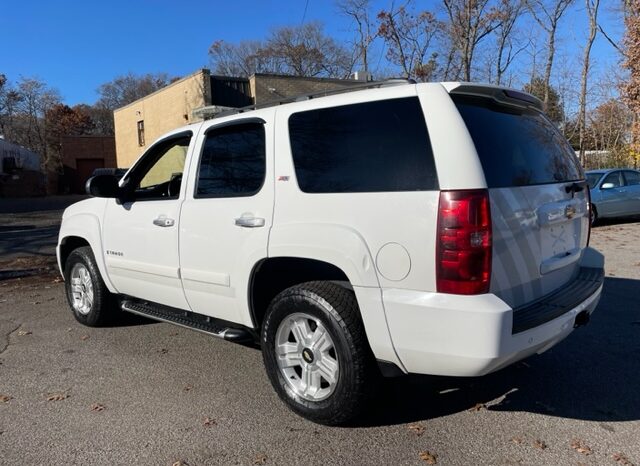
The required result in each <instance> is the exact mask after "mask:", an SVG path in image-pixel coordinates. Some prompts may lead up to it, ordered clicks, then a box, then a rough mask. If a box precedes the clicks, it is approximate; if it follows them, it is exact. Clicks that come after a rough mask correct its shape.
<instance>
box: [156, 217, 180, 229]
mask: <svg viewBox="0 0 640 466" xmlns="http://www.w3.org/2000/svg"><path fill="white" fill-rule="evenodd" d="M175 223H176V221H175V220H174V219H172V218H169V217H164V216H160V217H158V218H156V219H154V221H153V224H154V225H157V226H159V227H172V226H173V225H175Z"/></svg>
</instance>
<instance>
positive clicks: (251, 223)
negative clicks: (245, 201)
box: [236, 216, 264, 228]
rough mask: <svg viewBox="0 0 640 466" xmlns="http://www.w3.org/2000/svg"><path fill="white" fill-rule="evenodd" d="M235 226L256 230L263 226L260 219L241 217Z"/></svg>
mask: <svg viewBox="0 0 640 466" xmlns="http://www.w3.org/2000/svg"><path fill="white" fill-rule="evenodd" d="M236 225H237V226H239V227H244V228H257V227H263V226H264V219H263V218H261V217H249V216H246V217H245V216H242V217H238V218H237V219H236Z"/></svg>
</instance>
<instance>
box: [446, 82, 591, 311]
mask: <svg viewBox="0 0 640 466" xmlns="http://www.w3.org/2000/svg"><path fill="white" fill-rule="evenodd" d="M451 97H452V99H453V100H454V102H455V104H456V106H457V108H458V110H459V112H460V115H461V116H462V118H463V119H464V121H465V123H466V126H467V128H468V130H469V133H470V135H471V138H472V139H473V141H474V144H475V147H476V151H477V153H478V157H479V158H480V162H481V164H482V167H483V170H484V175H485V179H486V182H487V187H488V189H489V198H490V209H491V219H492V230H493V231H492V234H493V253H492V268H491V285H490V292H492V293H494V294H495V295H497V296H499V297H500V298H501V299H503V300H504V301H505V302H506V303H507V304H509V305H510V306H511V307H513V308H517V307H522V306H523V305H526V304H530V303H532V302H534V301H536V300H539V299H541V298H542V297H544V296H546V295H549V294H551V293H553V292H554V291H556V290H558V289H560V288H561V287H563V286H564V285H566V284H567V283H568V282H569V281H571V280H572V279H574V278H575V277H576V276H577V275H578V273H579V262H580V258H581V256H582V252H583V250H584V248H586V246H587V241H588V234H589V221H588V218H589V216H588V209H587V206H588V200H587V199H588V188H587V187H586V183H585V182H584V173H583V171H582V168H581V167H580V165H579V162H578V160H577V158H576V156H575V154H574V152H573V150H572V149H571V147H570V145H569V144H568V142H567V141H566V139H565V138H564V137H563V136H562V134H561V133H560V132H559V131H558V129H557V128H556V126H555V125H554V124H553V123H552V122H551V121H550V120H549V119H548V118H547V117H546V116H544V114H543V113H542V112H540V111H539V110H538V109H536V108H535V107H534V105H532V104H531V101H529V102H528V103H527V101H521V102H520V104H519V103H518V100H517V99H512V100H513V102H514V103H509V102H498V101H496V100H495V99H493V98H488V97H482V96H477V95H476V96H473V95H465V94H458V95H455V94H452V96H451Z"/></svg>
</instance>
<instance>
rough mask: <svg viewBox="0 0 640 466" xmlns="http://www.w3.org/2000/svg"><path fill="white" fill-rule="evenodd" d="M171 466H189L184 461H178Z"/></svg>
mask: <svg viewBox="0 0 640 466" xmlns="http://www.w3.org/2000/svg"><path fill="white" fill-rule="evenodd" d="M171 466H189V464H188V463H187V462H186V461H183V460H178V461H175V462H174V463H173V464H172V465H171Z"/></svg>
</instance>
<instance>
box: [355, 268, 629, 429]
mask: <svg viewBox="0 0 640 466" xmlns="http://www.w3.org/2000/svg"><path fill="white" fill-rule="evenodd" d="M639 291H640V280H631V279H623V278H610V277H607V278H606V279H605V285H604V292H603V295H602V299H601V300H600V304H599V305H598V308H597V309H596V311H595V313H594V314H593V318H592V319H591V323H590V324H589V325H587V326H586V327H582V328H579V329H577V330H576V331H575V332H574V333H572V334H571V335H569V337H568V338H567V339H566V340H564V341H563V342H561V343H560V344H559V345H557V346H556V347H554V348H553V349H551V350H549V351H547V352H546V353H544V354H542V355H540V356H534V357H532V358H529V359H527V360H526V361H525V362H520V363H517V364H516V365H514V366H511V367H508V368H506V369H504V370H502V371H499V372H497V373H495V374H490V375H488V376H485V377H478V378H450V377H430V376H408V377H401V378H398V379H389V380H387V381H386V383H385V386H384V388H383V389H382V390H381V393H380V394H379V396H378V397H377V399H376V400H375V402H374V403H373V404H372V406H371V409H370V412H369V413H368V415H366V416H365V417H364V418H363V419H361V420H360V424H359V425H364V426H379V425H389V424H399V423H406V422H416V421H422V420H427V419H432V418H437V417H440V416H446V415H450V414H454V413H458V412H461V411H465V410H474V409H489V410H495V411H526V412H531V413H539V414H545V415H548V416H558V417H566V418H571V419H580V420H587V421H601V422H621V421H634V420H638V419H640V389H639V388H638V387H640V304H639V301H638V300H637V295H638V292H639Z"/></svg>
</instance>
